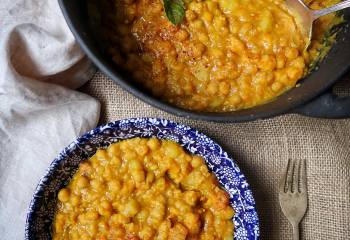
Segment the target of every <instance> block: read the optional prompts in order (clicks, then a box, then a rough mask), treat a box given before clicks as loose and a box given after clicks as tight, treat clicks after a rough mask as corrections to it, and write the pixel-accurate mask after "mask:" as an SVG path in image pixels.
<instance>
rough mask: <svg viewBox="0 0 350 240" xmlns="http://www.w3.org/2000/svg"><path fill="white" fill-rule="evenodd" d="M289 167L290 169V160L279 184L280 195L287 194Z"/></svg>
mask: <svg viewBox="0 0 350 240" xmlns="http://www.w3.org/2000/svg"><path fill="white" fill-rule="evenodd" d="M288 167H289V160H288V162H287V166H286V169H285V171H283V174H282V176H281V178H280V182H279V192H280V193H285V192H286V181H287V175H288Z"/></svg>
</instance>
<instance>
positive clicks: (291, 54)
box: [284, 47, 299, 60]
mask: <svg viewBox="0 0 350 240" xmlns="http://www.w3.org/2000/svg"><path fill="white" fill-rule="evenodd" d="M284 54H285V56H286V58H288V59H289V60H293V59H295V58H297V57H298V56H299V51H298V49H296V48H292V47H287V48H286V49H285V53H284Z"/></svg>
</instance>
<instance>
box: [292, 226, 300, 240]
mask: <svg viewBox="0 0 350 240" xmlns="http://www.w3.org/2000/svg"><path fill="white" fill-rule="evenodd" d="M293 240H299V224H298V223H295V224H293Z"/></svg>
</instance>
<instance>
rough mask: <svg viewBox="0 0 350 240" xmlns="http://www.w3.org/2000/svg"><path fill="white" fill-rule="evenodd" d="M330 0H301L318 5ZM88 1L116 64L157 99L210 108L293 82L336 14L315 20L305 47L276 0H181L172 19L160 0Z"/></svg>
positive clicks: (267, 95) (233, 105) (232, 106)
mask: <svg viewBox="0 0 350 240" xmlns="http://www.w3.org/2000/svg"><path fill="white" fill-rule="evenodd" d="M337 1H338V0H306V3H307V4H308V5H309V6H310V7H311V8H313V9H319V8H324V7H326V6H329V5H332V4H334V3H336V2H337ZM88 3H89V6H90V7H89V9H90V11H89V12H90V16H91V17H90V18H91V19H99V22H100V24H101V26H99V28H101V31H100V32H101V33H100V37H101V38H102V41H103V44H104V45H105V46H106V48H107V51H108V53H109V54H110V56H111V57H112V59H113V61H114V62H115V63H116V64H118V65H119V66H121V67H122V68H124V69H126V70H127V71H129V72H130V73H132V76H133V79H134V80H136V81H137V82H138V83H140V84H141V85H142V86H144V87H145V88H146V89H148V90H149V91H151V92H152V94H153V95H155V96H157V97H159V98H160V99H163V100H164V101H167V102H169V103H171V104H173V105H176V106H179V107H181V108H184V109H190V110H196V111H209V112H227V111H235V110H239V109H244V108H250V107H254V106H256V105H259V104H263V103H266V102H268V101H271V100H272V99H273V98H275V97H277V96H278V95H280V94H282V93H283V92H285V91H286V90H288V89H290V88H292V87H294V86H295V85H296V83H297V82H298V80H299V79H301V78H302V77H303V76H305V74H307V72H308V67H309V65H310V64H311V63H313V62H315V61H316V60H317V59H318V58H319V56H320V50H321V49H322V42H323V38H324V35H325V33H326V32H327V31H328V30H329V29H330V27H331V26H332V23H335V22H336V21H335V15H329V16H326V17H323V18H321V19H320V20H319V21H318V22H316V24H315V27H314V29H315V33H314V39H313V41H312V44H311V46H310V48H309V50H308V51H304V48H305V41H304V39H303V38H302V35H301V33H300V31H299V29H298V26H297V25H296V23H295V21H294V18H293V17H292V16H291V15H290V14H289V13H288V11H287V9H286V7H285V5H284V1H283V0H185V1H184V7H185V17H184V20H183V22H182V23H180V24H178V25H173V24H172V23H171V22H170V21H169V20H168V19H167V17H166V16H165V13H164V8H163V3H162V1H161V0H102V1H96V0H89V2H88ZM96 9H99V10H97V11H96ZM99 11H100V12H103V13H102V14H101V13H100V14H99V13H98V12H99Z"/></svg>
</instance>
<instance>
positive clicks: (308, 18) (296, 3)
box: [286, 0, 350, 50]
mask: <svg viewBox="0 0 350 240" xmlns="http://www.w3.org/2000/svg"><path fill="white" fill-rule="evenodd" d="M286 5H287V8H288V10H289V11H290V12H291V13H292V14H293V16H294V17H295V19H296V22H297V23H298V24H299V26H301V32H302V34H303V35H304V36H305V39H306V46H305V50H306V49H307V48H308V47H309V45H310V42H311V37H312V25H313V22H314V21H315V20H316V19H318V18H319V17H322V16H324V15H327V14H330V13H332V12H336V11H339V10H342V9H344V8H348V7H350V0H345V1H342V2H340V3H338V4H335V5H333V6H331V7H328V8H324V9H320V10H311V9H310V8H308V7H307V6H306V5H305V4H304V2H303V1H302V0H286Z"/></svg>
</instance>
